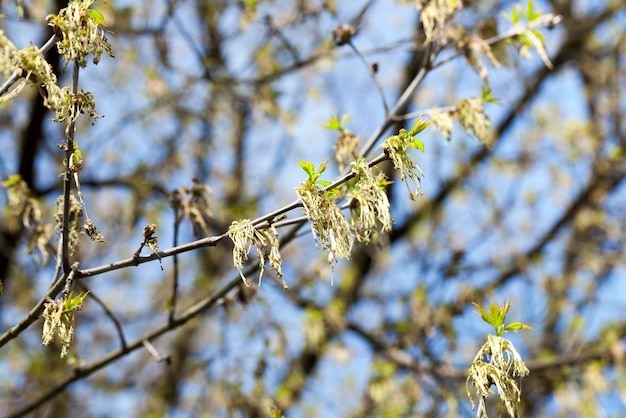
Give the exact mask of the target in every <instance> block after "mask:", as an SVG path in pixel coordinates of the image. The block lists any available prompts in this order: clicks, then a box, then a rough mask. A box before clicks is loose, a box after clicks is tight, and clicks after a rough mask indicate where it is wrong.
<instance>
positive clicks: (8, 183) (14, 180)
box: [2, 174, 22, 188]
mask: <svg viewBox="0 0 626 418" xmlns="http://www.w3.org/2000/svg"><path fill="white" fill-rule="evenodd" d="M21 179H22V178H21V177H20V175H19V174H13V175H11V176H9V178H8V179H6V180H5V181H3V182H2V186H4V187H7V188H8V187H12V186H15V185H16V184H18V183H19V182H20V180H21Z"/></svg>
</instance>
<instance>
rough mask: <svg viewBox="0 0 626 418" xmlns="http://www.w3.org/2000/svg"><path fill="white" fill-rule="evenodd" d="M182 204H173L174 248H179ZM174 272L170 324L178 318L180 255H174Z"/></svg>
mask: <svg viewBox="0 0 626 418" xmlns="http://www.w3.org/2000/svg"><path fill="white" fill-rule="evenodd" d="M179 203H180V202H173V205H172V206H173V208H174V237H173V245H174V247H176V246H178V233H179V230H180V221H181V218H182V217H181V215H180V204H179ZM173 257H174V271H173V272H172V276H173V277H172V294H171V296H170V300H169V303H168V305H169V306H168V309H169V323H170V324H171V323H173V322H174V318H175V316H176V303H177V301H178V273H179V269H178V254H174V256H173Z"/></svg>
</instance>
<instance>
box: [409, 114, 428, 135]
mask: <svg viewBox="0 0 626 418" xmlns="http://www.w3.org/2000/svg"><path fill="white" fill-rule="evenodd" d="M431 123H432V122H431V121H426V120H424V119H422V117H421V116H420V117H419V118H417V120H416V121H415V124H414V125H413V128H411V132H409V134H410V135H411V136H415V135H417V134H419V133H420V132H422V131H423V130H424V129H426V128H428V127H429V126H430V124H431Z"/></svg>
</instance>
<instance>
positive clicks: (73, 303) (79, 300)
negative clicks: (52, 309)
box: [63, 292, 89, 313]
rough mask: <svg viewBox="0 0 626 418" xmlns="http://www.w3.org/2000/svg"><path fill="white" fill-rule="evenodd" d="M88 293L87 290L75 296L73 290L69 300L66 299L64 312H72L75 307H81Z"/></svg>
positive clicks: (68, 297)
mask: <svg viewBox="0 0 626 418" xmlns="http://www.w3.org/2000/svg"><path fill="white" fill-rule="evenodd" d="M88 294H89V292H85V293H83V294H82V295H78V296H74V295H73V292H70V294H69V295H68V296H67V301H65V306H64V309H63V312H65V313H68V312H72V311H73V310H75V309H80V307H81V306H82V305H83V301H84V300H85V298H86V297H87V295H88Z"/></svg>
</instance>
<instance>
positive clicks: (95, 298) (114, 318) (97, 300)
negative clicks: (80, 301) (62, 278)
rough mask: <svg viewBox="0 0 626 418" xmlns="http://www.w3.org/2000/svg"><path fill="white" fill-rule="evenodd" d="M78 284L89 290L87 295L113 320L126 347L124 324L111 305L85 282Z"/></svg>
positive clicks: (122, 345) (123, 346)
mask: <svg viewBox="0 0 626 418" xmlns="http://www.w3.org/2000/svg"><path fill="white" fill-rule="evenodd" d="M78 286H80V287H81V288H82V289H84V290H85V291H87V292H89V293H88V294H87V297H88V298H90V299H93V300H94V301H95V302H96V303H97V304H98V305H100V307H101V308H102V310H103V311H104V314H105V315H106V316H107V317H108V318H109V319H110V320H111V322H113V326H115V330H116V331H117V336H118V337H119V339H120V344H121V347H122V348H126V338H125V337H124V330H123V329H122V324H121V323H120V321H118V319H117V318H116V317H115V315H114V314H113V312H112V311H111V310H110V309H109V307H108V306H107V305H106V303H104V301H103V300H102V299H100V298H99V297H98V296H96V295H95V294H94V293H93V291H92V290H91V289H89V288H88V287H87V286H86V285H85V283H84V282H79V284H78Z"/></svg>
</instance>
